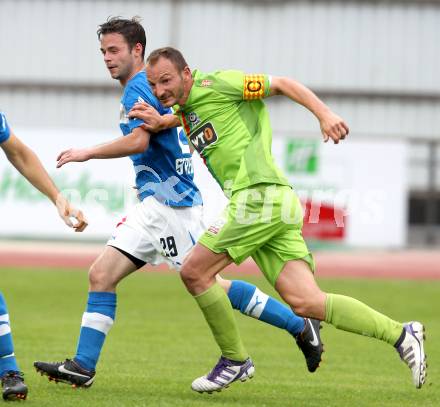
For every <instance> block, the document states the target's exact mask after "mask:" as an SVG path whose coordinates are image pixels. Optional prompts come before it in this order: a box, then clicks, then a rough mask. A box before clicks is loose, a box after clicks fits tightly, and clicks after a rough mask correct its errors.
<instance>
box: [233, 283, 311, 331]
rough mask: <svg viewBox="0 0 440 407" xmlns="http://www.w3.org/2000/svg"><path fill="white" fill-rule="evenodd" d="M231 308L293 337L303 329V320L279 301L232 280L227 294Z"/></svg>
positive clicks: (249, 285) (247, 284) (252, 286)
mask: <svg viewBox="0 0 440 407" xmlns="http://www.w3.org/2000/svg"><path fill="white" fill-rule="evenodd" d="M228 297H229V300H230V301H231V304H232V307H233V308H235V309H237V310H239V311H240V312H241V313H242V314H245V315H248V316H250V317H253V318H256V319H259V320H260V321H264V322H266V323H268V324H270V325H273V326H276V327H278V328H281V329H285V330H286V331H287V332H289V333H290V334H292V335H293V336H296V335H298V334H299V333H301V332H302V330H303V329H304V318H302V317H299V316H298V315H296V314H295V313H294V312H293V311H292V310H291V309H290V308H289V307H287V306H286V305H284V304H282V303H281V302H280V301H278V300H276V299H274V298H272V297H269V296H268V295H267V294H264V293H263V292H261V291H260V290H259V289H258V288H257V287H255V286H254V285H252V284H249V283H246V282H244V281H240V280H233V281H232V284H231V288H230V289H229V292H228Z"/></svg>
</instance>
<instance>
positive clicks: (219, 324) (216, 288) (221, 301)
mask: <svg viewBox="0 0 440 407" xmlns="http://www.w3.org/2000/svg"><path fill="white" fill-rule="evenodd" d="M194 298H195V300H196V301H197V303H198V304H199V307H200V309H201V310H202V312H203V315H204V316H205V319H206V321H207V322H208V325H209V327H210V328H211V331H212V334H213V335H214V338H215V341H216V342H217V344H218V346H219V347H220V349H221V351H222V355H223V356H224V357H226V358H228V359H231V360H235V361H238V362H242V361H244V360H246V359H247V358H248V357H249V355H248V353H247V352H246V349H245V348H244V345H243V343H242V341H241V337H240V333H239V332H238V326H237V322H236V320H235V317H234V313H233V310H232V306H231V302H230V301H229V298H228V296H227V295H226V293H225V291H224V290H223V288H221V286H220V285H219V284H218V283H214V284H213V285H212V286H211V287H210V288H209V289H208V290H206V291H205V292H204V293H202V294H199V295H196V296H195V297H194Z"/></svg>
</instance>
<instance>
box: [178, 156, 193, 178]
mask: <svg viewBox="0 0 440 407" xmlns="http://www.w3.org/2000/svg"><path fill="white" fill-rule="evenodd" d="M176 172H177V173H178V174H179V175H183V174H194V169H193V164H192V159H191V158H178V159H176Z"/></svg>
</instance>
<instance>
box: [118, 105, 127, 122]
mask: <svg viewBox="0 0 440 407" xmlns="http://www.w3.org/2000/svg"><path fill="white" fill-rule="evenodd" d="M119 123H121V124H128V116H127V112H126V111H125V106H124V105H123V104H122V103H121V105H120V107H119Z"/></svg>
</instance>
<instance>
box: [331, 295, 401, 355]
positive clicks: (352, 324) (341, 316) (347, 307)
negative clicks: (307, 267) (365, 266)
mask: <svg viewBox="0 0 440 407" xmlns="http://www.w3.org/2000/svg"><path fill="white" fill-rule="evenodd" d="M325 322H328V323H329V324H332V325H333V326H335V327H336V328H338V329H342V330H344V331H348V332H353V333H356V334H360V335H365V336H372V337H373V338H377V339H380V340H382V341H385V342H387V343H389V344H390V345H393V346H394V345H395V343H396V342H397V340H398V339H399V338H400V335H401V334H402V329H403V324H401V323H400V322H396V321H393V320H392V319H390V318H388V317H387V316H385V315H383V314H381V313H380V312H377V311H375V310H374V309H372V308H370V307H368V306H367V305H365V304H363V303H362V302H360V301H358V300H355V299H354V298H350V297H345V296H344V295H338V294H327V301H326V304H325Z"/></svg>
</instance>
